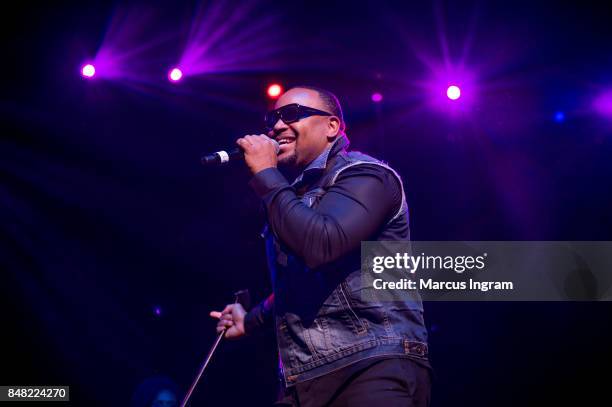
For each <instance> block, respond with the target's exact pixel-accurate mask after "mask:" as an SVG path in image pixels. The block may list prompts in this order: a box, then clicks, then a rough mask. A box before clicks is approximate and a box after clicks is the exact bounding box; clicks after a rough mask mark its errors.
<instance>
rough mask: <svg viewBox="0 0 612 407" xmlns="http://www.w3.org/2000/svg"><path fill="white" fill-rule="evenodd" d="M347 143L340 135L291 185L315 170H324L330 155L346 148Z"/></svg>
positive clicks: (344, 137) (345, 138) (346, 139)
mask: <svg viewBox="0 0 612 407" xmlns="http://www.w3.org/2000/svg"><path fill="white" fill-rule="evenodd" d="M348 144H349V141H348V138H347V137H346V135H344V134H342V135H340V136H338V137H337V138H336V140H334V142H333V143H332V144H330V145H329V146H328V147H327V148H326V149H325V150H324V151H323V152H322V153H321V154H319V156H318V157H317V158H315V159H314V160H312V161H311V163H310V164H308V165H307V166H306V168H304V171H302V173H301V174H300V175H299V176H298V177H297V178H296V179H295V180H294V181H293V183H292V184H291V185H295V184H297V183H299V182H300V181H302V179H304V174H307V173H311V172H314V171H316V170H324V169H325V167H327V161H328V160H329V157H330V155H331V156H334V155H336V154H337V153H338V152H339V151H340V150H341V149H344V148H346V146H348Z"/></svg>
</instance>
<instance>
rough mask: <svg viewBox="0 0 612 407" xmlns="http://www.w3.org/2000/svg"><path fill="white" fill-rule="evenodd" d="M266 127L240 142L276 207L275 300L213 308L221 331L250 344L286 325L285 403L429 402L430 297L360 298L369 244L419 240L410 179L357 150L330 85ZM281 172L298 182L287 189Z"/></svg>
mask: <svg viewBox="0 0 612 407" xmlns="http://www.w3.org/2000/svg"><path fill="white" fill-rule="evenodd" d="M266 125H267V127H268V134H267V136H266V135H263V134H262V135H248V136H245V137H243V138H240V139H238V141H237V144H238V145H239V146H240V147H241V148H242V149H243V150H244V157H245V161H246V164H247V165H248V167H249V169H250V170H251V172H252V174H253V178H252V179H251V181H250V185H251V187H252V188H253V190H254V191H255V193H256V194H257V195H259V197H260V198H261V199H262V200H263V203H264V206H265V210H266V216H267V227H266V229H265V231H264V235H265V238H266V251H267V255H268V264H269V268H270V273H271V279H272V287H273V294H271V295H270V296H269V297H268V298H267V299H266V300H264V301H263V302H261V303H260V304H259V305H257V306H255V307H254V308H253V309H252V310H251V311H249V312H248V313H245V310H244V309H243V308H242V306H241V305H239V304H230V305H227V306H226V307H225V309H224V310H223V311H220V312H219V311H213V312H211V313H210V315H211V316H212V317H214V318H219V323H218V324H217V332H222V331H223V329H226V328H227V332H226V334H225V336H226V337H227V338H239V337H242V336H244V335H251V334H252V333H254V332H256V331H257V330H259V329H262V328H264V327H269V326H273V327H274V328H275V330H276V337H277V342H278V352H279V357H280V361H279V366H280V368H279V371H280V373H279V374H280V379H281V380H282V391H281V393H280V396H279V400H278V401H277V404H276V405H292V406H375V405H378V406H382V405H384V406H385V407H386V406H426V405H428V404H429V397H430V370H429V369H430V368H429V362H428V356H427V353H428V352H427V331H426V329H425V324H424V321H423V307H422V303H421V301H420V300H417V301H393V302H390V301H374V300H372V301H367V300H365V299H364V298H363V296H362V295H360V293H361V291H362V290H364V289H365V288H366V287H364V286H363V284H364V283H362V279H361V271H360V267H361V265H360V244H361V242H362V241H376V240H378V241H394V240H409V238H410V232H409V226H408V208H407V205H406V198H405V195H404V190H403V186H402V181H401V179H400V177H399V175H398V174H397V173H396V172H395V171H394V170H393V169H391V168H390V167H388V166H387V165H386V164H384V163H383V162H381V161H378V160H376V159H374V158H372V157H370V156H368V155H365V154H362V153H359V152H355V151H347V147H348V144H349V141H348V139H347V137H346V135H345V133H344V130H345V124H344V120H343V116H342V109H341V107H340V103H339V102H338V99H337V98H336V97H335V96H334V95H333V94H332V93H331V92H328V91H326V90H323V89H319V88H315V87H309V86H300V87H296V88H292V89H290V90H288V91H287V92H286V93H284V94H283V95H282V96H281V97H280V98H279V99H278V100H277V102H276V105H275V110H272V111H270V112H268V113H267V115H266ZM270 139H274V140H276V141H277V142H278V144H279V145H280V151H279V152H278V155H277V152H276V148H275V145H274V143H273V142H272V141H271V140H270ZM278 168H280V169H282V170H283V171H284V172H285V173H287V174H289V173H290V174H296V175H297V178H296V179H295V180H294V181H293V182H292V183H290V182H288V181H287V179H286V178H285V176H284V175H283V174H282V173H281V172H280V171H279V169H278ZM375 403H380V404H375Z"/></svg>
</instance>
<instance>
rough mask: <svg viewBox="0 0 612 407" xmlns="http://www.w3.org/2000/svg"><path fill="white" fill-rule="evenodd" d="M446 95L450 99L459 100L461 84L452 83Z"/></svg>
mask: <svg viewBox="0 0 612 407" xmlns="http://www.w3.org/2000/svg"><path fill="white" fill-rule="evenodd" d="M446 96H448V98H449V99H450V100H457V99H459V98H460V97H461V89H459V86H456V85H451V86H449V87H448V89H446Z"/></svg>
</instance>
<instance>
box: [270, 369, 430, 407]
mask: <svg viewBox="0 0 612 407" xmlns="http://www.w3.org/2000/svg"><path fill="white" fill-rule="evenodd" d="M430 392H431V374H430V370H429V369H428V368H427V367H424V366H421V365H420V364H418V363H416V362H414V361H413V360H411V359H407V358H403V359H401V358H393V359H383V360H379V361H376V362H374V363H372V364H370V365H369V366H367V367H366V368H365V369H362V370H358V371H355V372H353V373H352V374H351V375H350V376H348V377H346V378H344V379H343V381H342V382H341V383H338V382H337V381H334V380H332V381H328V380H326V378H325V377H321V378H319V379H314V380H312V381H307V382H305V383H303V384H302V385H298V387H297V388H296V389H294V391H293V394H292V397H291V402H290V403H288V404H276V405H277V406H281V405H292V406H299V407H319V406H329V407H344V406H347V407H348V406H350V407H361V406H364V407H365V406H368V407H371V406H374V407H396V406H397V407H399V406H402V407H426V406H429V400H430ZM283 401H285V400H283Z"/></svg>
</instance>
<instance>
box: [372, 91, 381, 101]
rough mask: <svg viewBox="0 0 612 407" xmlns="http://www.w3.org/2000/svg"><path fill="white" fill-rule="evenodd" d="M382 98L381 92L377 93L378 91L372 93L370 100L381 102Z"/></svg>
mask: <svg viewBox="0 0 612 407" xmlns="http://www.w3.org/2000/svg"><path fill="white" fill-rule="evenodd" d="M382 100H383V95H382V93H379V92H375V93H372V102H374V103H380V102H382Z"/></svg>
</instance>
